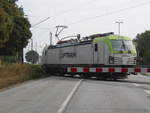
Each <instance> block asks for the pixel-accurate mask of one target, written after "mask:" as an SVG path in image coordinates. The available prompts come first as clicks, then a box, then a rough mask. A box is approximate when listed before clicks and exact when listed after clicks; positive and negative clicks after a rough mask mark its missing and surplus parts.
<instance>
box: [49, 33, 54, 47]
mask: <svg viewBox="0 0 150 113" xmlns="http://www.w3.org/2000/svg"><path fill="white" fill-rule="evenodd" d="M52 38H53V34H52V32H50V46H52V44H53V43H52Z"/></svg>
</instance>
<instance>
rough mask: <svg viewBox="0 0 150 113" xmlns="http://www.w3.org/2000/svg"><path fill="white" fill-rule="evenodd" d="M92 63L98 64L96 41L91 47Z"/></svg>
mask: <svg viewBox="0 0 150 113" xmlns="http://www.w3.org/2000/svg"><path fill="white" fill-rule="evenodd" d="M93 63H94V64H98V44H97V43H95V44H94V48H93Z"/></svg>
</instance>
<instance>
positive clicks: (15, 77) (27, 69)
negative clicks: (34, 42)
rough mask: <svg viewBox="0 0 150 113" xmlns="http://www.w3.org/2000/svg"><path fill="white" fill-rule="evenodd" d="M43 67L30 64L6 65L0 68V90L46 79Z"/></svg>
mask: <svg viewBox="0 0 150 113" xmlns="http://www.w3.org/2000/svg"><path fill="white" fill-rule="evenodd" d="M45 76H46V74H44V72H43V70H42V68H41V66H39V65H30V64H5V65H1V66H0V89H2V88H5V87H8V86H11V85H14V84H18V83H22V82H25V81H27V80H33V79H38V78H43V77H45Z"/></svg>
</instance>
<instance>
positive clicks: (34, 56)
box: [25, 50, 39, 64]
mask: <svg viewBox="0 0 150 113" xmlns="http://www.w3.org/2000/svg"><path fill="white" fill-rule="evenodd" d="M25 58H26V60H27V62H31V63H33V64H35V63H37V62H38V60H39V54H38V53H37V52H36V51H34V50H31V51H29V52H27V53H26V56H25Z"/></svg>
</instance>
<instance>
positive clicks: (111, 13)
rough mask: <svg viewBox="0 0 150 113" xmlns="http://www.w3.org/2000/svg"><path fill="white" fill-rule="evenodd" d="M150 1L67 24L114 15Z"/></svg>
mask: <svg viewBox="0 0 150 113" xmlns="http://www.w3.org/2000/svg"><path fill="white" fill-rule="evenodd" d="M149 3H150V1H148V2H144V3H141V4H138V5H134V6H130V7H126V8H122V9H119V10H115V11H111V12H107V13H104V14H102V15H97V16H94V17H88V18H84V19H81V20H78V21H76V22H72V23H69V24H67V25H74V24H78V23H82V22H85V21H89V20H93V19H97V18H100V17H104V16H109V15H113V14H116V13H120V12H123V11H126V10H130V9H135V8H137V7H141V6H144V5H148V4H149Z"/></svg>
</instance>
